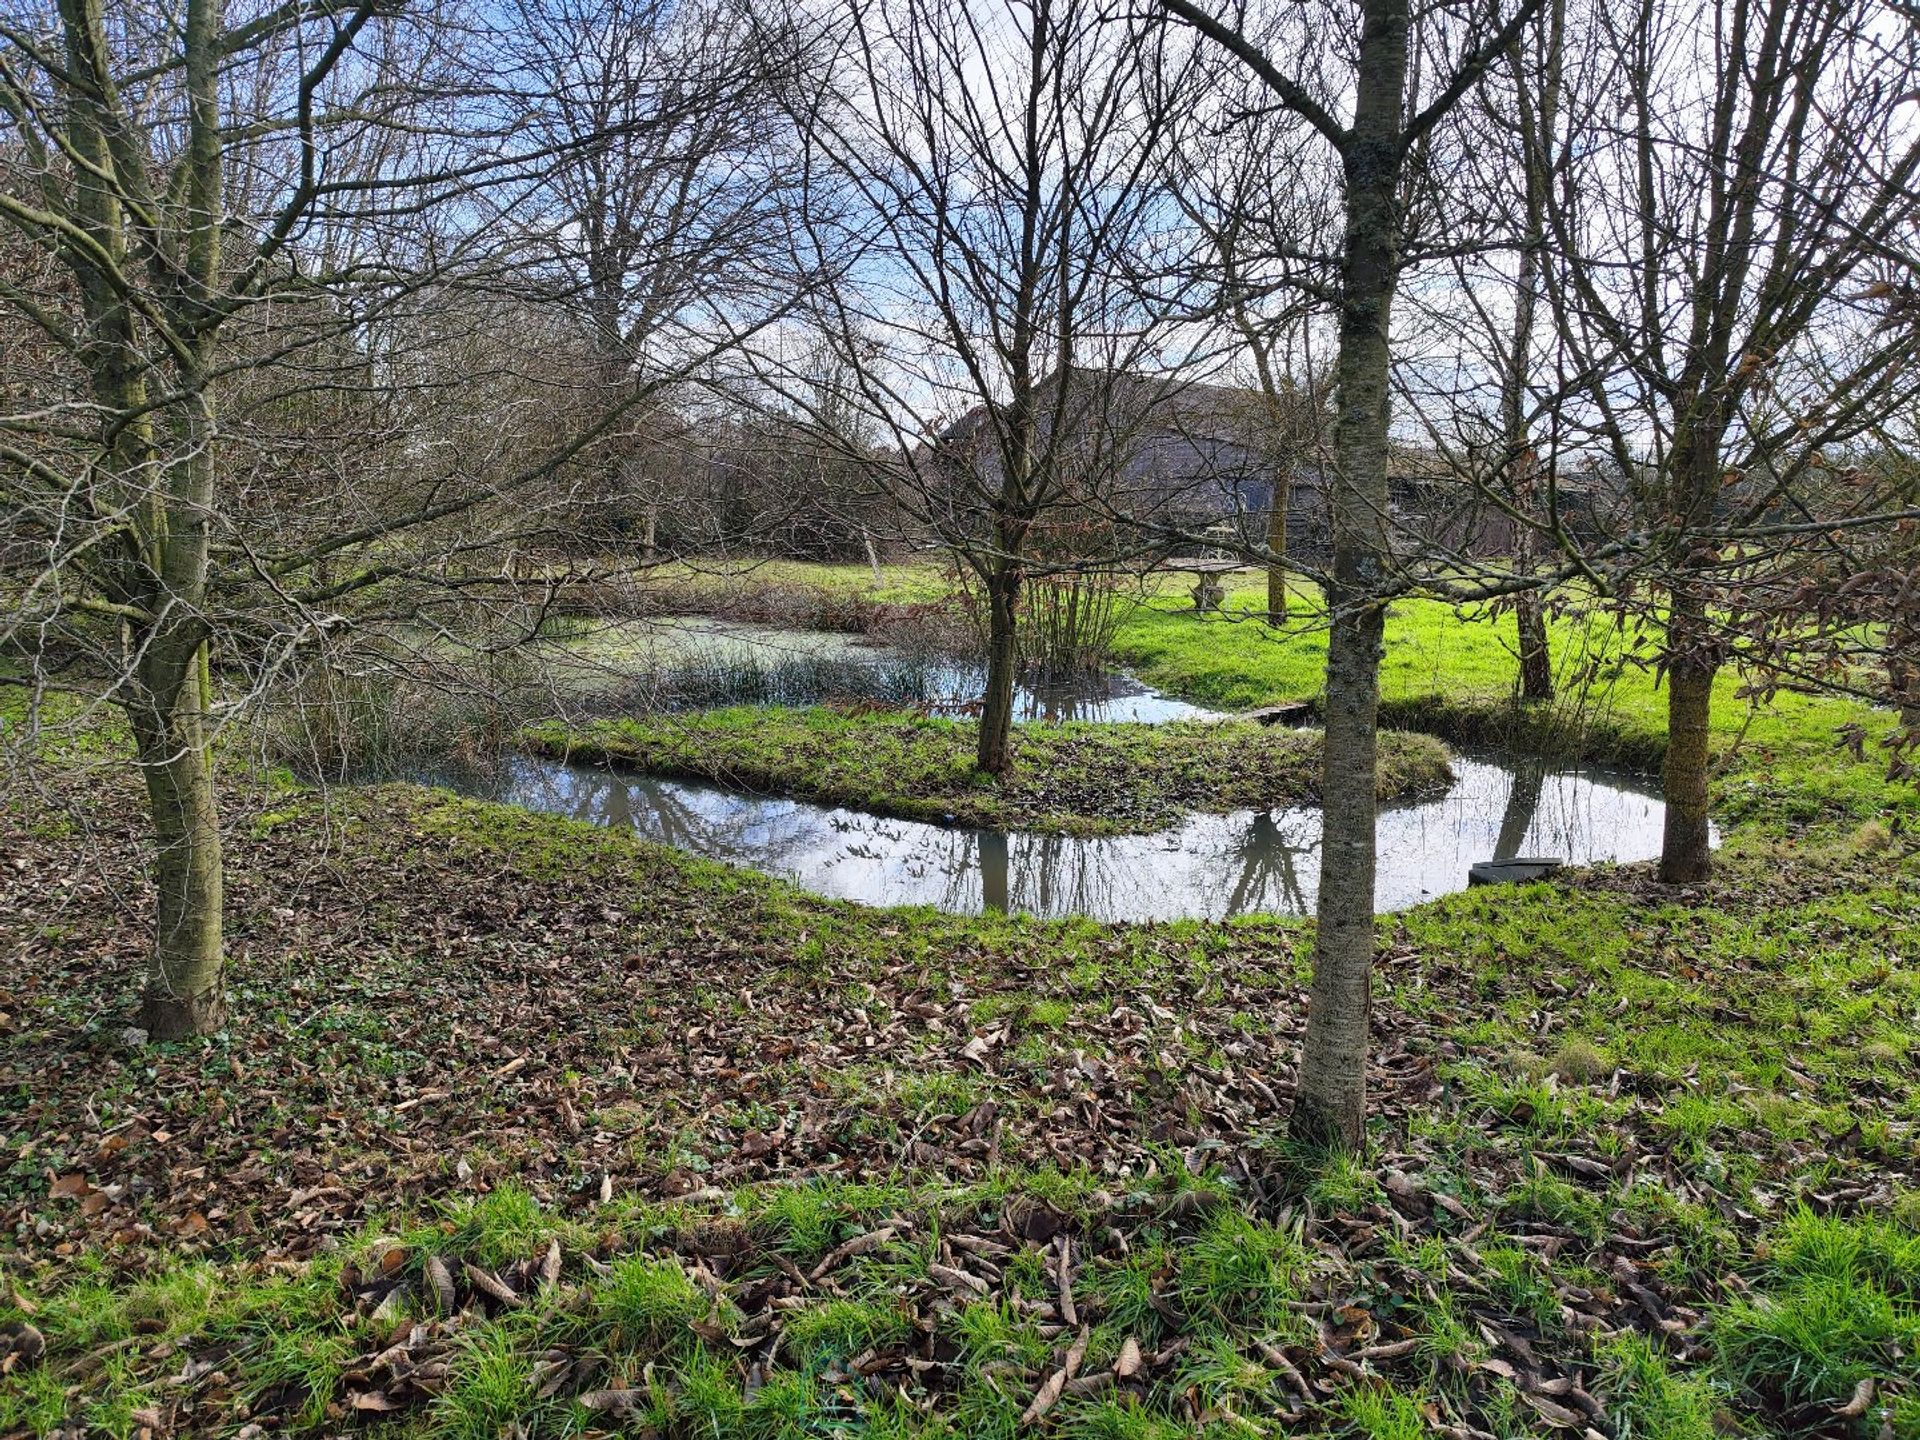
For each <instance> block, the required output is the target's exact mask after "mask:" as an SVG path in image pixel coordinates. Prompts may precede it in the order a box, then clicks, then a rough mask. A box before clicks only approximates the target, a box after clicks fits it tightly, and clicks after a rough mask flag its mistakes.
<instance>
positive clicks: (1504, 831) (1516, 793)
mask: <svg viewBox="0 0 1920 1440" xmlns="http://www.w3.org/2000/svg"><path fill="white" fill-rule="evenodd" d="M1512 774H1513V784H1512V787H1511V788H1510V789H1509V790H1508V791H1507V805H1506V808H1505V809H1504V810H1503V811H1501V813H1500V833H1499V834H1498V835H1497V836H1496V837H1494V842H1493V858H1494V859H1495V860H1511V859H1513V858H1514V857H1515V856H1516V855H1518V854H1519V853H1520V847H1521V845H1523V844H1524V843H1525V842H1526V838H1527V831H1528V830H1530V829H1531V828H1532V827H1533V817H1534V816H1535V815H1536V814H1538V813H1539V810H1540V792H1541V790H1542V788H1543V787H1544V786H1545V784H1546V779H1547V766H1546V762H1545V761H1544V760H1541V759H1540V758H1539V757H1538V756H1533V755H1520V756H1516V757H1515V758H1514V760H1513V763H1512Z"/></svg>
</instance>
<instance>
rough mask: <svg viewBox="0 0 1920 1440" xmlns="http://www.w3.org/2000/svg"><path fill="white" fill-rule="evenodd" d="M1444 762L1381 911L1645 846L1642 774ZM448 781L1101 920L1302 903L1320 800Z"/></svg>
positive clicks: (523, 801)
mask: <svg viewBox="0 0 1920 1440" xmlns="http://www.w3.org/2000/svg"><path fill="white" fill-rule="evenodd" d="M1454 770H1455V772H1456V774H1457V775H1458V776H1459V779H1458V781H1457V783H1456V784H1455V785H1454V787H1453V789H1452V790H1451V791H1450V792H1449V793H1448V794H1447V795H1446V796H1445V797H1443V798H1441V799H1439V800H1433V801H1427V802H1423V803H1418V804H1411V805H1397V806H1393V807H1390V808H1388V809H1385V810H1383V811H1382V813H1381V816H1380V825H1379V846H1380V867H1379V879H1378V884H1377V886H1376V890H1375V900H1376V904H1377V906H1378V908H1380V909H1382V910H1395V909H1400V908H1402V907H1404V906H1407V905H1413V904H1417V903H1419V902H1420V901H1422V900H1425V899H1428V898H1430V897H1432V896H1434V895H1439V894H1444V893H1446V892H1448V891H1452V890H1459V889H1463V888H1464V887H1465V886H1466V883H1467V867H1468V866H1469V865H1471V864H1473V863H1474V862H1475V861H1478V860H1485V859H1487V858H1489V857H1490V856H1501V857H1506V856H1511V855H1516V854H1527V855H1557V856H1560V857H1562V858H1564V859H1566V860H1568V861H1569V862H1570V863H1572V864H1576V865H1578V864H1591V863H1594V862H1597V861H1605V860H1619V861H1626V860H1641V859H1646V858H1649V857H1651V856H1653V855H1655V854H1657V853H1658V852H1659V848H1660V829H1661V821H1662V815H1663V808H1662V805H1661V802H1660V799H1659V797H1658V795H1657V793H1656V792H1655V791H1654V790H1653V788H1652V787H1651V786H1650V785H1649V784H1648V783H1645V782H1642V781H1640V780H1638V779H1635V778H1632V777H1628V776H1624V775H1619V774H1614V773H1611V772H1606V771H1600V770H1592V769H1579V768H1575V769H1559V770H1554V769H1548V768H1546V767H1544V766H1540V765H1537V764H1535V765H1531V766H1529V765H1514V764H1509V763H1506V762H1504V761H1502V760H1500V759H1497V758H1494V757H1491V756H1486V755H1475V756H1468V757H1462V758H1457V759H1456V760H1455V762H1454ZM456 788H461V789H465V790H467V791H468V792H469V793H480V794H484V795H485V796H486V797H487V798H490V799H498V800H505V801H509V802H511V803H514V804H519V805H525V806H527V807H529V808H531V809H535V810H543V811H550V812H552V813H555V814H560V815H567V816H570V817H572V818H574V819H577V820H589V821H593V822H595V823H597V824H602V825H613V826H619V827H622V828H625V829H630V830H632V831H634V832H635V833H637V834H639V835H642V836H644V837H646V838H647V839H649V840H657V841H660V842H662V843H665V844H668V845H673V846H675V847H677V848H678V849H681V850H685V851H688V852H690V853H692V854H696V855H704V856H707V857H710V858H712V859H717V860H725V861H730V862H732V863H734V864H738V865H745V866H750V867H752V868H754V869H757V870H763V871H767V872H769V873H771V874H775V875H780V876H783V877H785V878H787V879H789V880H793V881H795V882H797V883H798V884H800V885H802V886H804V887H806V888H807V889H809V890H812V891H815V892H816V893H818V894H822V895H828V896H834V897H837V898H841V899H847V900H858V901H864V902H866V903H869V904H879V905H911V904H923V905H934V906H938V907H940V908H941V909H945V910H955V911H964V912H978V911H981V910H983V909H994V910H1019V911H1026V912H1030V913H1032V914H1036V915H1045V916H1058V915H1087V916H1091V917H1093V918H1095V919H1100V920H1152V919H1174V918H1179V917H1189V916H1190V917H1197V918H1211V919H1219V918H1222V917H1225V916H1229V915H1242V914H1256V913H1271V914H1283V915H1285V914H1292V915H1299V914H1306V913H1309V912H1310V911H1311V910H1312V907H1313V902H1314V895H1315V888H1316V885H1317V882H1318V878H1319V869H1320V867H1319V860H1318V850H1319V844H1320V812H1319V810H1318V809H1313V808H1306V807H1292V808H1287V809H1281V810H1274V811H1261V812H1254V811H1245V810H1242V811H1237V812H1234V813H1233V814H1229V815H1195V816H1191V817H1189V818H1188V819H1187V820H1186V821H1185V822H1184V823H1183V824H1181V825H1179V826H1177V827H1175V828H1173V829H1170V830H1163V831H1159V832H1156V833H1154V834H1151V835H1128V836H1117V837H1109V838H1100V839H1075V838H1072V837H1067V836H1057V835H1033V834H1025V833H1014V834H1001V833H998V832H995V831H983V830H968V829H953V828H947V827H944V826H939V825H927V824H921V823H919V822H917V821H911V820H894V819H888V818H885V817H882V816H877V815H870V814H866V813H864V812H861V811H856V810H845V809H839V808H834V807H829V806H822V805H812V804H808V803H806V802H804V801H798V800H788V799H782V798H778V797H773V796H758V795H741V794H736V793H733V792H730V791H726V790H722V789H720V788H718V787H717V786H712V785H705V784H698V783H691V782H686V781H678V780H662V779H656V778H654V777H651V776H643V775H631V774H625V773H619V772H614V771H609V770H602V769H597V768H594V767H592V766H586V765H572V764H567V763H564V762H560V761H552V760H541V759H534V758H531V757H515V758H512V759H509V760H508V761H507V762H506V763H505V765H504V767H503V769H502V770H501V771H500V772H499V773H498V774H497V775H495V776H493V777H491V778H490V779H488V780H486V781H483V782H471V783H467V784H464V785H460V786H457V787H456Z"/></svg>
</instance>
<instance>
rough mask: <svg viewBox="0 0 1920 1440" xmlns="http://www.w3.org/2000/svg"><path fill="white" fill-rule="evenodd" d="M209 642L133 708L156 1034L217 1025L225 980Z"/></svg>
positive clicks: (144, 1009)
mask: <svg viewBox="0 0 1920 1440" xmlns="http://www.w3.org/2000/svg"><path fill="white" fill-rule="evenodd" d="M205 653H206V652H205V649H204V647H200V648H198V649H196V651H195V652H194V656H193V658H192V659H191V660H189V661H188V662H187V665H186V666H185V667H179V668H183V669H184V670H185V673H184V674H183V675H181V676H180V677H179V678H174V677H172V676H169V677H167V679H166V680H165V681H163V683H162V684H161V685H159V686H158V687H155V689H153V690H152V691H149V693H148V695H147V697H146V698H145V699H144V700H143V701H141V702H139V703H136V705H135V706H134V707H133V709H132V716H131V718H132V721H133V732H134V743H135V752H136V760H137V763H138V764H139V766H140V770H141V773H142V775H143V776H144V777H145V778H146V782H147V804H148V808H149V810H150V812H151V814H152V817H153V835H154V844H155V850H154V880H155V886H156V890H157V898H158V902H159V914H158V923H157V925H156V926H155V933H154V948H153V959H152V963H151V964H150V966H149V967H148V971H147V984H146V992H145V994H144V995H143V997H142V999H141V1004H140V1018H139V1025H140V1027H141V1028H142V1029H143V1030H145V1031H146V1032H147V1033H148V1034H149V1035H150V1036H151V1037H152V1038H153V1039H155V1040H178V1039H181V1038H183V1037H185V1036H189V1035H205V1034H208V1033H210V1032H212V1031H214V1030H217V1029H218V1028H219V1027H220V1025H221V1024H222V1023H223V1022H224V1020H225V1018H226V995H225V989H224V986H223V983H222V973H221V972H222V965H223V952H222V945H221V921H222V913H221V910H222V906H221V869H220V820H219V812H218V810H217V809H216V805H215V800H214V793H213V767H212V761H211V756H210V754H209V752H208V750H207V738H206V731H205V723H204V717H205V702H206V694H205V691H204V688H203V687H204V674H203V671H202V666H203V664H204V656H205Z"/></svg>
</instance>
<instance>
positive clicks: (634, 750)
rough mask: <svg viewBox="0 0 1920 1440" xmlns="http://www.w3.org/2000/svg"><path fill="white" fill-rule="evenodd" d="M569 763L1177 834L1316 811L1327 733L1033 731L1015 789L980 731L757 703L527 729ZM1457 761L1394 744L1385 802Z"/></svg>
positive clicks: (874, 807)
mask: <svg viewBox="0 0 1920 1440" xmlns="http://www.w3.org/2000/svg"><path fill="white" fill-rule="evenodd" d="M525 738H526V743H527V744H528V745H529V746H531V747H532V748H534V749H535V750H537V751H539V752H541V753H544V754H549V755H553V756H556V757H559V758H571V759H576V760H586V761H588V762H590V763H593V764H601V765H617V766H625V767H629V768H632V769H636V770H642V771H646V772H648V773H650V774H656V775H675V776H684V777H692V778H696V779H702V780H712V781H715V782H717V783H719V784H722V785H726V786H729V787H731V788H735V789H744V790H751V791H769V792H776V793H779V794H785V795H794V796H799V797H801V798H804V799H808V800H815V801H819V802H820V803H822V804H828V805H847V806H852V807H857V808H859V809H862V810H870V811H874V812H875V813H878V814H882V815H894V816H898V817H900V818H903V819H909V820H927V821H932V822H935V823H940V824H952V825H971V826H980V827H984V828H988V829H998V830H1011V829H1019V830H1032V831H1037V832H1039V833H1042V834H1056V835H1104V834H1121V833H1127V832H1143V831H1151V830H1160V829H1164V828H1166V827H1168V826H1171V825H1176V824H1178V823H1179V821H1180V818H1181V816H1183V815H1185V814H1187V813H1190V812H1193V811H1212V812H1225V811H1229V810H1240V809H1257V810H1269V809H1274V808H1277V807H1279V806H1283V805H1296V804H1303V803H1309V802H1313V801H1316V800H1317V798H1318V791H1319V785H1320V774H1319V767H1320V739H1319V736H1318V735H1317V734H1313V733H1305V732H1300V731H1294V730H1288V729H1284V728H1279V727H1275V728H1271V729H1269V728H1265V727H1262V726H1260V725H1256V724H1253V723H1251V722H1227V723H1221V724H1201V723H1185V724H1175V725H1101V724H1070V725H1027V726H1020V727H1018V728H1017V729H1016V730H1015V732H1014V738H1013V769H1012V771H1011V772H1010V773H1009V774H1008V775H1006V776H1004V777H1001V778H1000V779H998V780H996V779H995V778H994V777H992V776H990V775H987V774H985V773H984V772H982V771H980V770H978V769H977V768H976V767H975V765H974V758H973V757H974V741H975V726H974V724H973V722H971V721H958V720H944V719H937V718H929V717H911V718H906V717H902V716H900V715H899V714H896V713H887V712H877V713H861V714H848V713H844V712H842V711H840V710H836V709H832V708H828V707H814V708H810V709H778V708H773V709H767V708H752V707H741V708H736V709H727V710H710V711H703V712H700V713H696V714H678V715H663V716H658V717H653V718H645V719H619V720H602V721H596V722H592V723H589V724H586V725H583V726H580V727H577V728H569V727H567V726H564V725H561V724H559V723H557V722H556V723H550V724H546V725H540V726H536V727H534V728H532V729H531V730H529V731H528V732H527V733H526V737H525ZM1450 778H1451V775H1450V772H1449V771H1448V769H1447V753H1446V750H1445V748H1444V747H1443V746H1441V745H1440V744H1439V742H1437V741H1435V740H1432V739H1429V738H1428V737H1426V736H1421V735H1393V736H1389V737H1387V740H1386V742H1385V743H1384V744H1383V745H1382V746H1381V752H1380V764H1379V771H1378V784H1377V790H1378V793H1379V794H1380V796H1381V798H1382V799H1392V798H1397V797H1402V796H1408V795H1413V794H1420V793H1427V792H1432V791H1435V790H1441V789H1444V788H1445V786H1446V784H1447V782H1448V781H1449V779H1450Z"/></svg>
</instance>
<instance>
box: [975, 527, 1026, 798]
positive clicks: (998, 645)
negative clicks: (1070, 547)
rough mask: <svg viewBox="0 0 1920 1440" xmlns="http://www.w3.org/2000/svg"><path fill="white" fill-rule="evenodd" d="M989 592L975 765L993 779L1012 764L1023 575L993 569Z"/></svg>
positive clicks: (997, 567)
mask: <svg viewBox="0 0 1920 1440" xmlns="http://www.w3.org/2000/svg"><path fill="white" fill-rule="evenodd" d="M986 589H987V684H986V693H985V695H984V697H983V699H982V701H981V705H980V734H979V741H978V744H977V746H976V749H975V752H974V760H975V763H976V764H978V765H979V767H980V768H981V769H982V770H985V771H986V772H987V773H988V774H990V775H1004V774H1006V773H1007V771H1008V769H1009V768H1011V766H1012V764H1013V696H1014V685H1015V682H1016V680H1017V679H1018V678H1019V672H1020V636H1019V606H1020V572H1019V570H1018V569H1017V568H1016V567H1015V566H1013V565H1011V564H1001V565H995V566H990V567H989V569H988V573H987V577H986Z"/></svg>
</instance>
